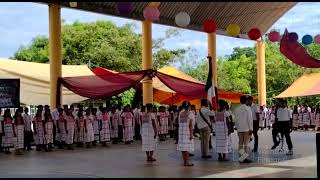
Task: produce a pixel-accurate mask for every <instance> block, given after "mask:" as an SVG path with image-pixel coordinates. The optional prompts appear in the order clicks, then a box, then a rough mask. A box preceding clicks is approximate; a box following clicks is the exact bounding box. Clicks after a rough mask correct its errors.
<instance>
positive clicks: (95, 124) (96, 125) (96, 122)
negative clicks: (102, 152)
mask: <svg viewBox="0 0 320 180" xmlns="http://www.w3.org/2000/svg"><path fill="white" fill-rule="evenodd" d="M92 118H93V132H94V140H95V141H99V137H100V133H99V121H100V119H98V118H97V116H95V115H92Z"/></svg>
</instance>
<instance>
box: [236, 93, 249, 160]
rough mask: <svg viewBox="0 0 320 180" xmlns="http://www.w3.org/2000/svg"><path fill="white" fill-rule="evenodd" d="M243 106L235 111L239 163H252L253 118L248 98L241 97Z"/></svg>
mask: <svg viewBox="0 0 320 180" xmlns="http://www.w3.org/2000/svg"><path fill="white" fill-rule="evenodd" d="M240 103H241V105H240V106H239V107H237V109H235V111H234V115H235V126H236V128H237V131H238V136H239V154H240V157H239V162H240V163H250V162H252V161H251V160H249V159H247V158H248V157H249V141H250V137H251V136H252V132H253V118H252V111H251V109H250V107H248V106H247V105H246V103H247V97H246V96H241V97H240Z"/></svg>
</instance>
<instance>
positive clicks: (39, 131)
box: [33, 109, 47, 151]
mask: <svg viewBox="0 0 320 180" xmlns="http://www.w3.org/2000/svg"><path fill="white" fill-rule="evenodd" d="M33 126H34V127H33V130H34V136H35V141H36V145H37V147H36V151H41V150H42V149H45V150H47V149H46V147H47V146H46V143H47V142H46V137H45V127H44V121H43V120H42V111H41V109H38V111H37V114H36V116H35V117H34V119H33Z"/></svg>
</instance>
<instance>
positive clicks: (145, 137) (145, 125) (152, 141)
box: [140, 112, 157, 151]
mask: <svg viewBox="0 0 320 180" xmlns="http://www.w3.org/2000/svg"><path fill="white" fill-rule="evenodd" d="M140 114H141V117H142V118H141V138H142V151H155V149H156V147H157V138H154V136H155V132H154V128H153V126H152V120H153V121H156V117H155V114H154V113H151V112H149V113H147V112H140Z"/></svg>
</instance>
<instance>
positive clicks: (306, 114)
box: [303, 112, 310, 126]
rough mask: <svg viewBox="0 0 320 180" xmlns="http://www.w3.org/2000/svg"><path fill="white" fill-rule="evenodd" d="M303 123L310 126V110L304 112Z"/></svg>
mask: <svg viewBox="0 0 320 180" xmlns="http://www.w3.org/2000/svg"><path fill="white" fill-rule="evenodd" d="M303 125H304V126H310V113H309V112H304V113H303Z"/></svg>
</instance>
